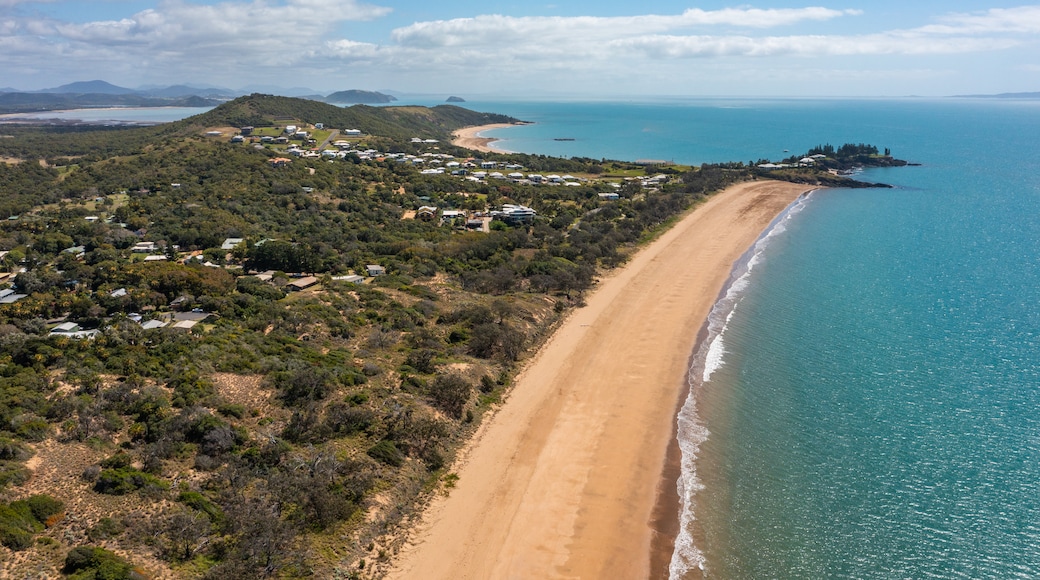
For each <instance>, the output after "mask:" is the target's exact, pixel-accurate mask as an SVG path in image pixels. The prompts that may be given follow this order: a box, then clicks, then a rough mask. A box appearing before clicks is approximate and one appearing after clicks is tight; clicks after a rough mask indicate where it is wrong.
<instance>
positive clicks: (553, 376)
mask: <svg viewBox="0 0 1040 580" xmlns="http://www.w3.org/2000/svg"><path fill="white" fill-rule="evenodd" d="M809 189H810V188H809V187H808V186H805V185H796V184H791V183H784V182H774V181H756V182H750V183H744V184H739V185H736V186H733V187H731V188H729V189H727V190H726V191H724V192H721V193H719V194H716V195H714V196H712V197H711V198H710V199H709V200H707V201H706V202H705V203H703V204H701V205H700V206H698V207H697V208H696V209H695V210H694V211H692V212H690V213H689V214H687V215H686V216H685V217H684V218H683V219H682V220H681V221H680V222H679V223H677V224H676V225H675V226H674V227H673V228H671V229H670V230H669V231H667V232H666V233H664V234H663V235H662V236H661V237H660V238H658V239H657V240H656V241H654V242H653V243H651V244H650V245H649V246H647V247H646V248H644V249H643V250H641V251H640V252H639V253H637V254H636V255H635V256H634V257H633V259H632V260H630V261H629V263H628V264H626V265H625V266H624V267H623V268H620V269H619V270H617V271H615V272H613V273H612V274H611V275H609V276H607V277H605V278H604V279H603V281H602V282H601V283H600V284H599V286H598V288H597V289H596V290H595V292H593V293H592V294H590V296H589V297H588V300H587V302H588V304H587V306H585V307H583V308H581V309H578V310H577V311H575V312H574V313H573V314H572V315H571V316H570V317H569V318H568V319H567V320H566V321H565V323H564V324H563V325H561V327H560V328H559V329H558V330H557V332H556V333H554V335H553V336H552V338H551V339H550V340H549V341H548V342H547V343H546V344H545V345H544V346H543V347H542V349H541V350H540V351H539V352H538V354H537V355H536V356H535V357H534V358H533V359H531V360H530V361H529V362H528V364H527V366H526V368H525V369H524V370H523V372H522V373H521V374H520V376H519V377H518V378H517V381H516V384H515V386H514V387H513V390H512V391H511V393H510V395H509V398H508V400H507V401H506V402H505V404H504V405H503V406H502V408H501V409H500V410H499V411H498V413H497V414H496V415H495V416H494V417H492V418H491V419H490V420H488V421H487V422H485V424H484V425H483V426H482V427H481V429H480V431H479V432H478V433H477V435H476V436H475V437H474V439H473V441H472V443H471V444H470V445H469V446H468V447H467V449H466V450H465V451H464V452H463V453H462V455H461V456H460V460H459V462H458V464H457V465H455V466H454V468H453V470H454V471H455V473H457V474H458V476H459V479H458V482H457V484H456V486H455V488H454V489H452V490H451V492H450V495H448V496H447V497H439V498H438V499H436V500H435V501H434V502H433V503H432V504H431V506H430V507H429V508H428V509H427V510H426V512H425V514H424V516H423V519H422V521H421V523H419V524H418V525H417V527H416V529H415V530H414V533H413V537H412V539H411V541H410V542H409V543H408V544H407V545H406V546H405V547H404V549H403V550H402V551H401V553H400V554H399V555H398V557H397V562H396V563H395V568H394V570H393V571H392V572H391V574H390V577H391V578H424V579H438V578H445V579H446V578H473V579H477V578H481V579H483V578H495V579H498V578H590V579H592V578H646V577H649V576H650V574H651V559H652V556H653V559H654V565H653V569H654V573H655V576H656V575H657V574H658V573H660V571H661V567H662V560H663V559H664V558H665V556H664V553H665V551H666V550H665V548H664V547H665V546H668V545H669V541H668V538H667V536H668V535H669V534H671V535H672V537H673V538H674V534H675V531H676V530H675V524H674V523H673V524H671V525H669V521H668V520H669V517H668V514H667V513H666V512H667V511H668V509H669V508H668V505H669V501H668V497H669V496H668V494H669V493H670V494H671V496H673V497H674V495H675V491H674V476H671V475H670V476H669V477H671V478H672V479H671V481H672V483H671V486H672V488H671V489H669V484H668V482H667V480H663V479H662V477H663V474H665V473H672V474H674V469H675V465H674V463H673V464H672V466H671V471H670V472H668V471H666V467H667V462H666V459H668V453H667V451H668V448H669V445H670V441H671V440H672V439H673V438H674V425H675V419H676V406H677V402H678V400H679V397H680V395H682V394H684V393H685V389H686V382H685V376H686V372H687V367H688V359H689V356H690V353H691V352H692V350H693V346H694V343H695V341H696V338H697V333H698V331H699V330H700V329H701V327H702V326H703V323H704V321H705V320H706V318H707V316H708V314H709V312H710V310H711V308H712V306H713V305H714V303H715V300H716V299H717V297H718V296H719V292H720V291H721V289H722V288H723V286H724V284H725V283H726V280H727V279H728V277H729V274H730V270H731V269H732V265H733V263H734V262H735V261H736V260H737V259H738V258H739V257H740V256H741V255H742V254H743V253H744V252H745V251H746V250H747V249H748V248H749V247H750V246H751V244H752V243H754V241H755V240H756V239H757V238H758V236H759V235H760V234H761V232H762V231H763V230H764V229H765V228H766V227H767V226H768V225H769V223H770V222H771V221H772V220H773V218H774V217H776V216H777V215H778V214H779V213H780V212H781V211H783V209H784V208H785V207H787V206H788V205H789V204H790V203H791V202H793V201H794V200H795V199H797V198H798V196H800V195H801V194H802V193H804V192H806V191H808V190H809ZM672 461H674V456H673V459H672ZM662 481H664V483H662ZM659 499H660V500H661V501H659ZM672 501H673V502H674V501H677V500H672ZM672 505H673V506H674V507H673V508H672V517H673V518H676V519H677V518H678V505H677V504H675V503H673V504H672ZM655 538H656V539H655ZM655 550H656V553H655ZM664 564H665V566H666V563H664Z"/></svg>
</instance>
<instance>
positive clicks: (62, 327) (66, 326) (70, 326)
mask: <svg viewBox="0 0 1040 580" xmlns="http://www.w3.org/2000/svg"><path fill="white" fill-rule="evenodd" d="M77 330H79V325H78V324H76V323H75V322H62V323H61V324H59V325H57V326H55V327H54V328H52V329H51V332H52V333H53V332H76V331H77Z"/></svg>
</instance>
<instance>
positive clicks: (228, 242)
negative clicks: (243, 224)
mask: <svg viewBox="0 0 1040 580" xmlns="http://www.w3.org/2000/svg"><path fill="white" fill-rule="evenodd" d="M244 241H245V239H244V238H227V239H225V240H224V243H223V244H220V249H221V250H234V249H235V248H236V247H237V246H238V245H239V244H241V243H242V242H244Z"/></svg>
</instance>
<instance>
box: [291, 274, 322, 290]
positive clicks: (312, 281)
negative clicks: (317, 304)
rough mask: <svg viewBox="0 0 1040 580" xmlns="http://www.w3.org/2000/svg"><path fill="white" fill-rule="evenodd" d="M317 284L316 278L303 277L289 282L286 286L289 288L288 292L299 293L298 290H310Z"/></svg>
mask: <svg viewBox="0 0 1040 580" xmlns="http://www.w3.org/2000/svg"><path fill="white" fill-rule="evenodd" d="M317 284H318V279H317V278H316V277H314V276H304V277H303V278H297V279H295V280H293V281H292V282H289V283H288V284H287V287H288V288H289V290H293V291H299V290H306V289H307V288H310V287H312V286H316V285H317Z"/></svg>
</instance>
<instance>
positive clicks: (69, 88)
mask: <svg viewBox="0 0 1040 580" xmlns="http://www.w3.org/2000/svg"><path fill="white" fill-rule="evenodd" d="M39 92H41V93H58V94H97V95H132V94H134V93H136V92H137V91H135V90H133V89H128V88H125V87H118V86H116V85H113V84H112V83H109V82H105V81H99V80H95V81H79V82H75V83H69V84H67V85H61V86H60V87H54V88H52V89H43V90H42V91H39Z"/></svg>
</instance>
